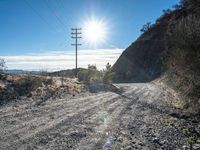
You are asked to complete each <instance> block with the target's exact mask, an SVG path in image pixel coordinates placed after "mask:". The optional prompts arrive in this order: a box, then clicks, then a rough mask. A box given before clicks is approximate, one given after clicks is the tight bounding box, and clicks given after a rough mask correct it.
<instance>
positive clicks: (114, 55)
mask: <svg viewBox="0 0 200 150" xmlns="http://www.w3.org/2000/svg"><path fill="white" fill-rule="evenodd" d="M122 51H123V49H97V50H79V51H78V67H84V68H86V67H87V66H88V64H96V66H97V68H98V69H102V68H104V67H105V64H106V63H107V62H109V63H110V64H111V65H113V64H114V63H115V62H116V60H117V59H118V57H119V56H120V54H121V53H122ZM0 57H1V58H4V59H5V60H6V64H7V66H8V69H23V70H47V71H56V70H62V69H72V68H74V67H75V52H74V51H46V52H42V53H32V54H27V55H20V56H0Z"/></svg>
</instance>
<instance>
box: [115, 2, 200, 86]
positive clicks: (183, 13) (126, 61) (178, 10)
mask: <svg viewBox="0 0 200 150" xmlns="http://www.w3.org/2000/svg"><path fill="white" fill-rule="evenodd" d="M199 8H200V2H199V1H198V0H182V1H181V2H180V4H179V5H176V6H174V9H173V10H167V11H164V14H163V15H162V16H161V17H160V18H158V19H157V20H156V22H155V24H153V25H152V26H151V27H150V28H149V29H148V30H147V31H145V32H144V33H143V34H142V35H141V36H140V37H139V38H138V39H137V40H136V41H135V42H134V43H132V44H131V45H130V46H129V47H128V48H127V49H125V51H124V52H123V53H122V55H121V56H120V58H119V59H118V60H117V62H116V63H115V64H114V66H113V69H114V71H115V77H114V81H115V82H148V81H151V80H153V79H155V78H157V77H159V76H160V75H161V74H162V73H163V72H165V71H166V69H165V67H164V65H163V60H162V59H163V56H165V55H166V53H167V52H168V50H169V49H170V48H171V47H172V46H173V45H175V43H173V42H171V41H170V40H171V39H170V38H169V34H170V33H171V32H173V28H174V26H176V24H177V23H178V22H179V21H180V20H181V19H182V18H185V17H187V16H190V15H197V14H198V13H199ZM170 42H171V43H170Z"/></svg>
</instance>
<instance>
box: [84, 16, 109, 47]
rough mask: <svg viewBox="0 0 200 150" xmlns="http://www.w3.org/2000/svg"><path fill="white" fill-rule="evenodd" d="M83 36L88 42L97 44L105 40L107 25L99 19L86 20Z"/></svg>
mask: <svg viewBox="0 0 200 150" xmlns="http://www.w3.org/2000/svg"><path fill="white" fill-rule="evenodd" d="M83 36H84V38H85V39H86V41H87V42H89V44H93V45H97V44H99V43H102V42H104V41H105V40H106V36H107V26H106V23H105V22H103V21H101V20H99V21H98V20H94V19H92V20H88V21H86V22H85V23H84V27H83Z"/></svg>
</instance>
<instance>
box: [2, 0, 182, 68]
mask: <svg viewBox="0 0 200 150" xmlns="http://www.w3.org/2000/svg"><path fill="white" fill-rule="evenodd" d="M178 2H179V0H0V20H1V23H0V56H1V57H5V59H6V57H10V56H35V55H36V56H37V55H38V54H41V55H48V52H49V53H50V54H52V51H53V52H59V53H61V52H63V53H66V52H67V53H72V52H73V50H74V48H73V47H71V43H72V40H71V36H70V32H71V31H70V29H71V27H82V25H83V24H84V22H85V21H86V20H88V19H89V18H91V17H94V18H95V19H96V20H104V22H106V26H107V28H108V34H107V37H106V41H105V42H103V43H99V44H98V47H97V46H96V47H93V46H91V45H89V44H88V43H87V42H85V40H84V39H83V40H82V41H81V43H82V44H83V46H81V48H80V49H82V50H85V51H86V50H90V51H91V50H94V49H95V50H94V51H93V52H94V53H95V52H96V51H98V49H99V50H102V49H103V50H105V49H107V50H111V51H112V52H115V51H114V50H113V49H116V51H117V52H118V53H119V55H120V53H121V51H123V50H124V49H125V48H126V47H128V46H129V45H130V44H131V43H132V42H134V40H136V39H137V38H138V36H139V35H140V29H141V27H142V25H143V24H145V23H146V22H154V21H155V20H156V19H157V18H158V17H159V16H161V15H162V10H163V9H168V8H171V7H172V6H173V5H174V4H177V3H178ZM119 49H121V51H119ZM54 54H55V53H54ZM105 55H106V54H105ZM55 57H56V56H55ZM118 57H119V56H118V55H117V56H116V58H115V59H117V58H118ZM113 59H114V58H113ZM16 61H17V60H16ZM18 61H21V60H18ZM24 61H25V60H24ZM105 61H107V60H105ZM113 61H114V60H113ZM66 63H67V62H66ZM80 63H81V62H80ZM94 63H95V60H94ZM97 63H98V62H97ZM7 64H9V65H10V68H12V69H17V68H18V69H22V68H23V67H24V68H25V65H24V66H23V65H21V66H20V67H21V68H20V67H19V66H14V64H11V62H9V61H8V60H7ZM9 65H8V68H9ZM11 66H12V67H11ZM35 68H37V66H36V67H35ZM44 68H45V64H44ZM69 68H70V67H69ZM71 68H72V67H71ZM27 69H29V70H31V69H33V68H31V67H30V68H27ZM38 69H39V68H38ZM40 69H41V68H40Z"/></svg>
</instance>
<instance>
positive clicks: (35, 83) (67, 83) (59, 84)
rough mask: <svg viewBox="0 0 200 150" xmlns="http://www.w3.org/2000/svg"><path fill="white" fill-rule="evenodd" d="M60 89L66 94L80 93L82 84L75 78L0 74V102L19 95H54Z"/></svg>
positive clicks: (17, 97)
mask: <svg viewBox="0 0 200 150" xmlns="http://www.w3.org/2000/svg"><path fill="white" fill-rule="evenodd" d="M60 89H64V91H65V93H66V94H75V93H80V92H82V91H83V90H84V86H83V85H82V84H80V83H79V82H78V81H76V80H75V79H69V78H61V77H49V76H38V75H37V76H36V75H2V74H1V75H0V97H1V98H0V103H1V104H2V103H3V104H4V103H7V102H8V101H10V100H13V99H19V98H20V97H21V96H26V97H35V96H44V95H47V94H50V95H54V93H56V92H57V91H59V90H60Z"/></svg>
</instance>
